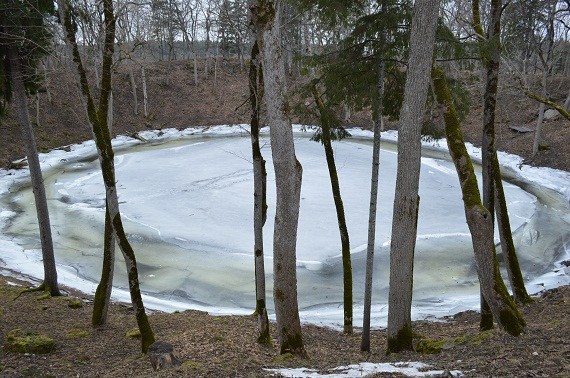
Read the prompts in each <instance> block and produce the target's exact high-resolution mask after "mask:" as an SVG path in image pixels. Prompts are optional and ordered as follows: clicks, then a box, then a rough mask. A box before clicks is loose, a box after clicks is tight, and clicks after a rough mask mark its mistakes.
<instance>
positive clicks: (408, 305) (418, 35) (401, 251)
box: [387, 0, 439, 353]
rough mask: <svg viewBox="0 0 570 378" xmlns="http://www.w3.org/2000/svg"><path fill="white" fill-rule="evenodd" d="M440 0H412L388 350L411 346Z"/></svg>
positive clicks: (394, 227) (399, 132)
mask: <svg viewBox="0 0 570 378" xmlns="http://www.w3.org/2000/svg"><path fill="white" fill-rule="evenodd" d="M438 13H439V0H416V2H415V4H414V15H413V18H412V30H411V35H410V58H409V61H408V72H407V77H406V85H405V89H404V101H403V103H402V109H401V111H400V126H399V130H398V172H397V176H396V197H395V199H394V212H393V214H394V215H393V220H392V242H391V250H390V289H389V295H388V329H387V336H388V349H387V352H388V353H391V352H399V351H401V350H412V349H413V345H412V321H411V310H412V287H413V270H414V250H415V247H416V235H417V222H418V210H419V202H420V198H419V195H418V190H419V180H420V159H421V128H422V121H423V116H424V112H425V105H426V99H427V91H428V87H429V82H430V80H429V79H430V68H431V64H432V58H433V49H434V40H435V29H436V24H437V16H438Z"/></svg>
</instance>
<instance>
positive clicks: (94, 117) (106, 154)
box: [58, 0, 155, 353]
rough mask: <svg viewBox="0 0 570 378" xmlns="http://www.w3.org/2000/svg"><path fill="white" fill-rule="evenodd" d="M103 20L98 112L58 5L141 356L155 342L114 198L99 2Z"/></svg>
mask: <svg viewBox="0 0 570 378" xmlns="http://www.w3.org/2000/svg"><path fill="white" fill-rule="evenodd" d="M103 7H104V20H105V43H104V49H103V67H102V74H101V85H100V88H101V91H100V95H99V101H100V102H99V108H98V109H97V108H96V106H95V102H94V100H93V96H92V95H91V89H90V87H89V84H88V81H87V73H86V71H85V68H84V65H83V62H82V60H81V56H80V53H79V48H78V46H77V41H76V39H75V33H74V28H73V24H72V21H71V13H70V11H69V8H68V7H67V5H66V3H65V1H64V0H59V1H58V8H59V11H60V18H61V20H62V21H63V26H64V29H65V32H66V39H67V42H68V44H69V46H70V48H71V52H72V55H73V61H74V62H75V64H76V68H77V73H78V75H79V81H80V85H81V91H82V94H83V96H84V97H85V100H86V103H87V116H88V118H89V122H90V124H91V127H92V131H93V135H94V139H95V145H96V147H97V151H98V155H99V163H100V165H101V172H102V174H103V183H104V184H105V194H106V204H107V209H108V212H109V218H110V221H111V224H112V226H113V232H114V234H115V237H116V238H117V240H118V243H119V247H120V249H121V252H122V253H123V256H124V258H125V264H126V266H127V276H128V281H129V289H130V294H131V302H132V304H133V309H134V312H135V317H136V319H137V324H138V327H139V331H140V333H141V349H142V351H143V352H144V353H146V351H147V350H148V347H149V346H150V345H151V344H152V343H154V342H155V339H154V333H153V332H152V329H151V327H150V323H149V322H148V317H147V315H146V312H145V308H144V304H143V301H142V296H141V292H140V287H139V281H138V270H137V264H136V258H135V254H134V251H133V249H132V247H131V245H130V244H129V241H128V240H127V237H126V234H125V231H124V229H123V223H122V219H121V215H120V212H119V198H118V194H117V187H116V179H115V167H114V152H113V147H112V145H111V136H110V133H109V128H108V125H107V115H108V110H109V99H110V92H111V72H112V70H111V68H112V63H113V49H114V39H115V18H114V14H113V4H112V0H103Z"/></svg>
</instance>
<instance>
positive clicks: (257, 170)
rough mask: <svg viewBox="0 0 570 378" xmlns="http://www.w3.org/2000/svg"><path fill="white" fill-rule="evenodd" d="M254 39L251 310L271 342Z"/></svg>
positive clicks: (260, 82)
mask: <svg viewBox="0 0 570 378" xmlns="http://www.w3.org/2000/svg"><path fill="white" fill-rule="evenodd" d="M262 72H263V71H262V68H261V61H260V56H259V44H258V42H257V39H256V40H255V42H254V43H253V47H252V48H251V61H250V63H249V101H250V105H251V152H252V157H253V232H254V240H255V241H254V254H255V257H254V258H255V299H256V301H255V313H256V314H257V326H258V331H259V335H258V337H257V341H258V342H259V343H262V344H269V343H271V336H270V334H269V320H268V317H267V304H266V296H265V258H264V253H263V226H264V225H265V220H266V219H267V196H266V188H267V172H266V170H265V159H263V155H261V148H260V145H259V128H260V119H259V118H260V117H259V116H260V110H261V100H262V98H263V74H262Z"/></svg>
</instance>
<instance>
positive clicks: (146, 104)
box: [141, 66, 148, 117]
mask: <svg viewBox="0 0 570 378" xmlns="http://www.w3.org/2000/svg"><path fill="white" fill-rule="evenodd" d="M141 79H142V90H143V109H144V116H145V117H148V94H147V91H146V72H145V69H144V66H141Z"/></svg>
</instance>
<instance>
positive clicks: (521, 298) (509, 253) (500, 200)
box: [493, 151, 533, 303]
mask: <svg viewBox="0 0 570 378" xmlns="http://www.w3.org/2000/svg"><path fill="white" fill-rule="evenodd" d="M493 164H494V167H493V175H494V176H495V212H496V214H497V225H498V226H499V235H500V238H501V250H502V252H503V257H504V259H505V265H506V267H507V274H508V276H509V281H510V283H511V289H512V291H513V297H514V299H515V302H518V303H530V302H532V301H533V299H532V298H531V296H530V295H529V294H528V292H527V291H526V287H525V285H524V278H523V275H522V271H521V267H520V264H519V259H518V257H517V252H516V248H515V243H514V241H513V234H512V231H511V222H510V220H509V211H508V209H507V201H506V199H505V191H504V190H503V182H502V178H501V168H500V166H499V159H498V157H497V151H495V159H493Z"/></svg>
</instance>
